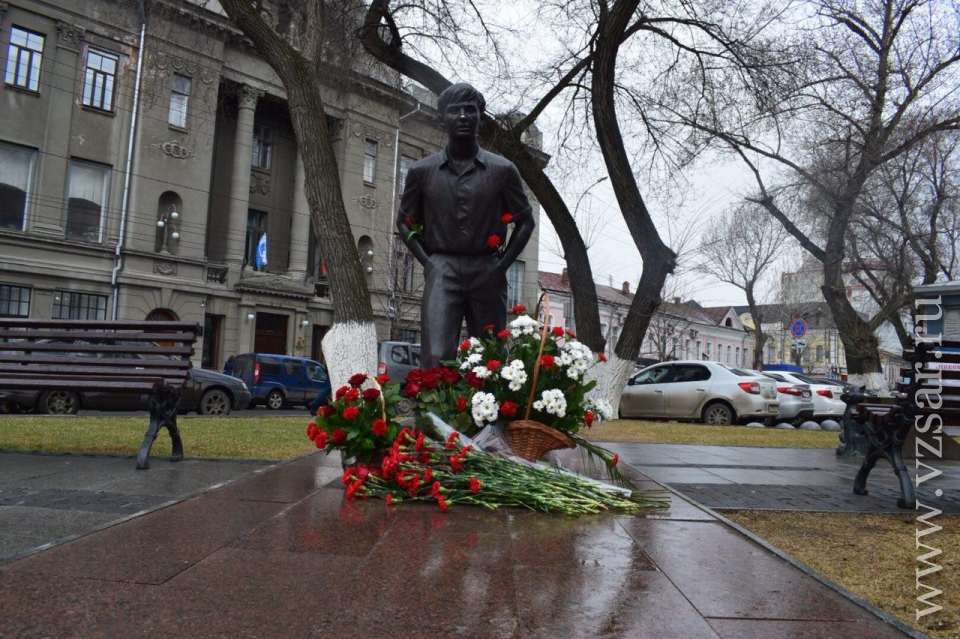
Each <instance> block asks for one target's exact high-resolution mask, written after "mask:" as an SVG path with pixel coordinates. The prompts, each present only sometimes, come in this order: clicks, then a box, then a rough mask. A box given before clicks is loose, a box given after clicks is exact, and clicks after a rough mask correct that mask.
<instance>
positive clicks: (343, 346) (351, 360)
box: [321, 322, 377, 391]
mask: <svg viewBox="0 0 960 639" xmlns="http://www.w3.org/2000/svg"><path fill="white" fill-rule="evenodd" d="M321 344H322V347H323V357H324V359H325V360H326V364H327V373H328V374H329V375H330V386H331V388H332V389H333V390H334V391H336V390H337V389H338V388H340V387H341V386H343V385H344V384H346V383H347V380H348V379H350V376H351V375H353V374H354V373H366V374H367V375H376V374H377V327H376V326H374V324H373V323H372V322H335V323H334V324H333V326H332V327H331V328H330V330H329V331H327V334H326V335H324V336H323V342H322V343H321Z"/></svg>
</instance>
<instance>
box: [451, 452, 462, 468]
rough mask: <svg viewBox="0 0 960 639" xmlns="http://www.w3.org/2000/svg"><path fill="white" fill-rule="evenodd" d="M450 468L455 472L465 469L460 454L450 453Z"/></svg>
mask: <svg viewBox="0 0 960 639" xmlns="http://www.w3.org/2000/svg"><path fill="white" fill-rule="evenodd" d="M450 470H452V471H453V472H455V473H458V472H460V471H461V470H463V460H462V459H461V458H460V455H456V454H454V455H450Z"/></svg>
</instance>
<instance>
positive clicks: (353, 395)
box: [343, 388, 360, 402]
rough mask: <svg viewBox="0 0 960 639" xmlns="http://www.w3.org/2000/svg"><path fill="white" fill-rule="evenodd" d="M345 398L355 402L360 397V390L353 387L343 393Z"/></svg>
mask: <svg viewBox="0 0 960 639" xmlns="http://www.w3.org/2000/svg"><path fill="white" fill-rule="evenodd" d="M343 398H344V399H345V400H347V401H348V402H355V401H357V400H358V399H360V391H358V390H357V389H356V388H351V389H350V390H348V391H347V392H346V393H344V394H343Z"/></svg>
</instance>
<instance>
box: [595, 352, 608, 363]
mask: <svg viewBox="0 0 960 639" xmlns="http://www.w3.org/2000/svg"><path fill="white" fill-rule="evenodd" d="M597 357H599V358H600V361H601V362H605V361H607V356H606V355H604V354H603V353H597Z"/></svg>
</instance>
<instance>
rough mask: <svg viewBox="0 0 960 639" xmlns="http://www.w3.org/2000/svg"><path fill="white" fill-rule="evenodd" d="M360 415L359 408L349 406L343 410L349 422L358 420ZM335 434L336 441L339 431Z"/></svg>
mask: <svg viewBox="0 0 960 639" xmlns="http://www.w3.org/2000/svg"><path fill="white" fill-rule="evenodd" d="M359 414H360V409H359V408H357V407H356V406H347V407H346V408H344V409H343V418H344V419H345V420H347V421H348V422H349V421H350V420H352V419H356V418H357V415H359ZM337 430H339V429H337ZM333 432H334V439H336V432H337V431H333Z"/></svg>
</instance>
